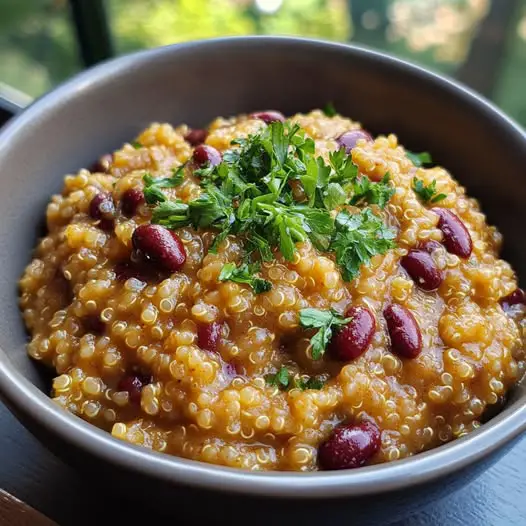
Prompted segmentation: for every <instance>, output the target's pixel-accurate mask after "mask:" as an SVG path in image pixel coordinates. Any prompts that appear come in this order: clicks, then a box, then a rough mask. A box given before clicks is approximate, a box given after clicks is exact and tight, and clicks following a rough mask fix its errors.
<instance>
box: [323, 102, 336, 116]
mask: <svg viewBox="0 0 526 526" xmlns="http://www.w3.org/2000/svg"><path fill="white" fill-rule="evenodd" d="M323 113H325V115H326V116H327V117H334V116H335V115H337V112H336V108H335V107H334V104H333V103H332V102H327V104H325V106H324V107H323Z"/></svg>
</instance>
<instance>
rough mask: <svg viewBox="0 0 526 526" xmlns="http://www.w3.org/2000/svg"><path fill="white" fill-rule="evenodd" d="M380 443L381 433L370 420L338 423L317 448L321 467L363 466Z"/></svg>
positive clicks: (378, 447) (330, 468)
mask: <svg viewBox="0 0 526 526" xmlns="http://www.w3.org/2000/svg"><path fill="white" fill-rule="evenodd" d="M380 445H381V433H380V430H379V429H378V427H377V426H376V425H375V424H373V423H372V422H362V423H360V424H351V425H340V426H339V427H337V428H336V429H335V430H334V431H333V433H332V435H331V436H330V437H329V439H328V440H327V441H326V442H324V443H323V444H322V445H321V446H320V447H319V449H318V460H319V463H320V466H321V468H322V469H327V470H333V469H351V468H358V467H360V466H363V465H364V464H365V463H366V462H367V461H368V460H369V459H370V458H371V457H373V456H374V455H375V454H376V453H377V452H378V450H379V449H380Z"/></svg>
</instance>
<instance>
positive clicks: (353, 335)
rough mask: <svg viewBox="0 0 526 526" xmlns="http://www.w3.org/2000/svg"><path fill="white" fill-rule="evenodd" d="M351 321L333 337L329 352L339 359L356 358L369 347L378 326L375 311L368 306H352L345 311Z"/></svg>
mask: <svg viewBox="0 0 526 526" xmlns="http://www.w3.org/2000/svg"><path fill="white" fill-rule="evenodd" d="M345 317H346V318H352V319H351V321H350V322H349V323H348V324H347V325H345V326H344V327H342V328H341V329H340V330H339V331H338V332H337V333H336V334H334V335H333V337H332V338H331V342H330V344H329V352H330V353H331V355H332V356H334V357H335V358H336V359H338V360H342V361H348V360H354V359H355V358H358V357H359V356H361V355H362V354H363V353H364V352H365V351H366V350H367V348H368V347H369V345H370V343H371V340H372V338H373V334H374V330H375V328H376V321H375V319H374V315H373V313H372V312H371V311H370V310H369V309H368V308H366V307H361V306H356V307H351V308H350V309H348V310H347V312H346V313H345Z"/></svg>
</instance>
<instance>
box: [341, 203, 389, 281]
mask: <svg viewBox="0 0 526 526" xmlns="http://www.w3.org/2000/svg"><path fill="white" fill-rule="evenodd" d="M395 237H396V233H395V232H394V230H391V229H390V228H388V227H387V226H386V225H385V224H384V222H383V221H382V219H381V218H380V217H378V216H376V215H374V214H373V212H372V211H371V209H370V208H366V209H365V210H362V211H361V212H360V213H358V214H349V212H347V211H346V210H344V211H342V212H340V213H339V214H338V215H337V216H336V235H335V236H334V239H333V241H332V243H331V249H332V250H334V252H335V253H336V263H337V264H338V265H339V266H340V268H341V271H342V276H343V279H344V280H345V281H351V280H353V279H354V278H355V277H356V276H357V274H358V272H359V271H360V267H361V266H362V265H367V264H368V263H369V261H370V260H371V258H372V257H373V256H375V255H377V254H385V253H386V252H387V251H388V250H389V249H390V248H394V247H395V246H396V245H395V243H394V241H393V240H394V238H395Z"/></svg>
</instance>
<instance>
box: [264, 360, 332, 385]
mask: <svg viewBox="0 0 526 526" xmlns="http://www.w3.org/2000/svg"><path fill="white" fill-rule="evenodd" d="M265 379H266V381H267V384H268V385H275V386H277V387H279V388H280V389H281V390H282V391H287V390H288V389H294V388H296V389H301V390H302V391H306V390H307V389H321V388H322V387H323V386H324V385H325V382H324V381H323V380H322V379H321V378H318V377H309V378H306V379H304V378H301V377H299V378H298V377H297V376H294V375H292V374H291V372H290V371H289V369H287V368H286V367H285V366H281V368H280V369H279V371H278V372H277V373H275V374H268V375H267V376H266V377H265Z"/></svg>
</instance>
